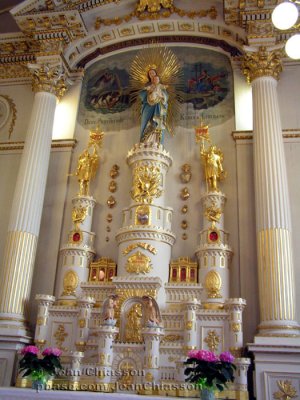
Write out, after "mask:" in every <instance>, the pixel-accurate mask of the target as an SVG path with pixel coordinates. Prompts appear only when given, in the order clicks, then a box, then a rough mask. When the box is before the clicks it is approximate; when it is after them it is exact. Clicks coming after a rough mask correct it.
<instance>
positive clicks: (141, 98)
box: [130, 46, 181, 144]
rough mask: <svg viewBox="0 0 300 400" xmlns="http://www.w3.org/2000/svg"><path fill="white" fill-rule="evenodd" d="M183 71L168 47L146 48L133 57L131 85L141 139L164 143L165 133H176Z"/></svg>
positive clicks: (146, 141) (145, 141)
mask: <svg viewBox="0 0 300 400" xmlns="http://www.w3.org/2000/svg"><path fill="white" fill-rule="evenodd" d="M180 72H181V71H180V65H179V62H178V59H177V57H176V55H175V54H174V53H173V52H172V51H171V50H170V49H169V48H166V47H158V46H156V47H150V48H147V49H143V50H141V51H140V52H139V53H138V54H137V56H136V57H135V58H134V60H133V62H132V64H131V71H130V86H131V92H132V101H133V102H134V103H135V105H136V107H137V108H138V110H139V115H140V119H141V130H140V142H144V143H161V144H163V142H164V136H165V133H166V132H167V133H170V134H171V135H172V134H173V126H174V120H175V116H176V115H178V109H179V104H180V103H179V101H178V96H177V94H176V91H175V84H176V83H178V78H179V76H180Z"/></svg>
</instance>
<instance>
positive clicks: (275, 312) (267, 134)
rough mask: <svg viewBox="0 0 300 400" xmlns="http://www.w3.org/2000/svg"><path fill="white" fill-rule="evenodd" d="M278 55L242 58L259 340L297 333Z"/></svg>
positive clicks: (263, 50) (264, 51)
mask: <svg viewBox="0 0 300 400" xmlns="http://www.w3.org/2000/svg"><path fill="white" fill-rule="evenodd" d="M281 69H282V67H281V59H280V55H279V53H278V52H277V51H275V50H273V51H267V49H266V48H265V47H260V48H259V50H258V51H256V52H251V53H247V55H246V56H245V61H244V73H245V74H246V75H247V77H248V80H249V81H251V83H252V90H253V119H254V126H253V137H254V148H253V152H254V172H255V205H256V227H257V249H258V276H259V297H260V314H261V323H260V325H259V335H262V336H264V335H272V336H281V335H283V336H285V335H294V334H296V333H297V334H298V333H299V325H298V324H297V322H296V320H295V286H294V266H293V254H292V243H291V217H290V202H289V194H288V182H287V172H286V162H285V155H284V147H283V140H282V128H281V121H280V110H279V105H278V99H277V91H276V86H277V79H278V77H279V73H280V72H281Z"/></svg>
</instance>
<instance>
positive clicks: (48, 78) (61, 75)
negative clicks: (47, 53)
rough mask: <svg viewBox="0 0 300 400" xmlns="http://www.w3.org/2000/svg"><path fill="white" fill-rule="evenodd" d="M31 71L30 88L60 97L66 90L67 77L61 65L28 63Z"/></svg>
mask: <svg viewBox="0 0 300 400" xmlns="http://www.w3.org/2000/svg"><path fill="white" fill-rule="evenodd" d="M28 68H29V69H30V71H31V73H32V90H33V91H34V92H48V93H52V94H54V95H55V96H56V97H57V98H58V99H61V98H62V97H63V95H64V94H65V92H66V90H67V78H66V74H65V71H64V68H63V66H62V65H51V64H29V65H28Z"/></svg>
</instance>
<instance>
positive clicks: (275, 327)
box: [256, 321, 300, 338]
mask: <svg viewBox="0 0 300 400" xmlns="http://www.w3.org/2000/svg"><path fill="white" fill-rule="evenodd" d="M256 337H299V338H300V325H299V324H298V323H297V322H295V321H284V324H281V323H278V322H277V321H274V322H273V321H272V322H269V321H268V322H262V323H261V324H260V325H259V326H258V334H257V335H256Z"/></svg>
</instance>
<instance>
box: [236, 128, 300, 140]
mask: <svg viewBox="0 0 300 400" xmlns="http://www.w3.org/2000/svg"><path fill="white" fill-rule="evenodd" d="M282 132H283V133H282V137H283V139H299V138H300V128H298V129H283V131H282ZM231 135H232V137H233V140H234V141H237V140H252V139H253V131H233V132H232V134H231Z"/></svg>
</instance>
